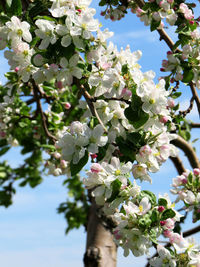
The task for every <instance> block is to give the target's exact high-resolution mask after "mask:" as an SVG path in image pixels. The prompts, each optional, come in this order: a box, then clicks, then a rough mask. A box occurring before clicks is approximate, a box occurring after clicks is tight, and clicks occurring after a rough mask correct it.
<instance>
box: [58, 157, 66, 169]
mask: <svg viewBox="0 0 200 267" xmlns="http://www.w3.org/2000/svg"><path fill="white" fill-rule="evenodd" d="M60 166H61V168H63V169H64V168H66V167H67V161H66V160H64V159H62V160H61V161H60Z"/></svg>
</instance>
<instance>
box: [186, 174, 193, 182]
mask: <svg viewBox="0 0 200 267" xmlns="http://www.w3.org/2000/svg"><path fill="white" fill-rule="evenodd" d="M187 182H188V184H191V185H192V182H193V174H192V172H190V174H189V175H188V177H187Z"/></svg>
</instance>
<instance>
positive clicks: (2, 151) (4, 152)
mask: <svg viewBox="0 0 200 267" xmlns="http://www.w3.org/2000/svg"><path fill="white" fill-rule="evenodd" d="M9 149H10V147H7V146H6V147H3V148H2V149H1V150H0V156H2V155H4V154H6V152H7V151H8V150H9Z"/></svg>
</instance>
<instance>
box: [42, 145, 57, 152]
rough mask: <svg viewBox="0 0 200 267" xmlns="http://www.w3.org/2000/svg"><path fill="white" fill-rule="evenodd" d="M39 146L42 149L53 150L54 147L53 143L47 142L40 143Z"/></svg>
mask: <svg viewBox="0 0 200 267" xmlns="http://www.w3.org/2000/svg"><path fill="white" fill-rule="evenodd" d="M39 146H40V147H42V148H44V149H48V150H50V151H55V150H56V148H55V146H54V145H47V144H42V145H39Z"/></svg>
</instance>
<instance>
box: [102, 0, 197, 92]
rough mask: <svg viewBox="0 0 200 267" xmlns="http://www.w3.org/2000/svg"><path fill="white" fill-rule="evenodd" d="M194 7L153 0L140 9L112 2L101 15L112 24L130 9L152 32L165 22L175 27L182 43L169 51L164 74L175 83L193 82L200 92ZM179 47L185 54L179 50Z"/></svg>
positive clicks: (129, 3)
mask: <svg viewBox="0 0 200 267" xmlns="http://www.w3.org/2000/svg"><path fill="white" fill-rule="evenodd" d="M102 5H103V3H102ZM104 5H105V3H104ZM141 5H143V7H141ZM195 7H196V5H195V4H193V3H184V1H183V2H182V3H180V2H179V3H176V1H173V0H172V1H171V0H164V1H163V0H162V1H160V0H153V1H149V2H147V3H143V4H140V6H138V5H137V4H136V3H135V1H128V2H127V4H126V6H125V5H121V4H119V3H116V2H114V1H113V2H112V1H111V2H110V3H109V4H108V6H107V8H106V10H105V11H104V12H102V15H103V16H105V18H110V19H111V20H119V19H121V18H122V17H124V15H125V14H126V13H127V9H131V11H132V12H133V13H135V14H136V15H137V16H138V17H139V18H140V20H141V21H143V22H144V24H145V25H146V26H148V25H150V28H151V31H154V30H156V29H157V30H163V29H164V25H165V24H164V23H165V21H166V22H167V23H168V24H169V25H171V26H173V25H175V26H176V27H177V29H176V33H178V34H179V40H178V41H177V42H176V43H175V45H174V46H173V48H172V47H170V48H171V50H172V51H169V52H168V54H167V60H163V63H162V68H161V71H170V72H171V74H170V78H172V79H171V81H172V82H173V81H174V80H176V81H179V80H181V81H183V82H184V83H189V82H191V81H192V82H194V83H195V85H196V86H197V87H198V88H200V73H199V64H200V62H199V49H198V46H199V29H198V28H199V23H198V21H199V18H196V19H195V18H194V11H193V8H195ZM160 33H161V32H160ZM179 46H181V47H182V50H180V49H177V48H178V47H179Z"/></svg>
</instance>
